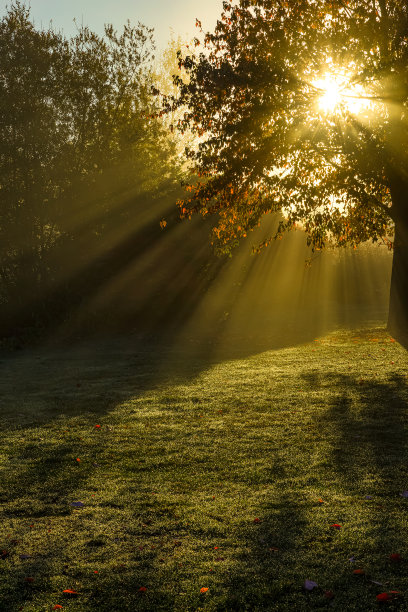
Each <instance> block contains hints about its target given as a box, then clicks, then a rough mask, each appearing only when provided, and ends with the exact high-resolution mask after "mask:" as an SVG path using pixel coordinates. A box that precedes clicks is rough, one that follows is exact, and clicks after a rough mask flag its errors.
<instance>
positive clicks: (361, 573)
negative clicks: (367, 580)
mask: <svg viewBox="0 0 408 612" xmlns="http://www.w3.org/2000/svg"><path fill="white" fill-rule="evenodd" d="M353 574H355V575H356V576H364V575H365V571H364V570H362V569H356V570H354V571H353Z"/></svg>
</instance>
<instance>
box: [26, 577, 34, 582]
mask: <svg viewBox="0 0 408 612" xmlns="http://www.w3.org/2000/svg"><path fill="white" fill-rule="evenodd" d="M24 580H25V582H34V578H33V577H32V576H27V577H26V578H24Z"/></svg>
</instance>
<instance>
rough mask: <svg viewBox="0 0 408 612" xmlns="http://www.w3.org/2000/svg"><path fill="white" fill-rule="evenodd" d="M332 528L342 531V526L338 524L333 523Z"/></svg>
mask: <svg viewBox="0 0 408 612" xmlns="http://www.w3.org/2000/svg"><path fill="white" fill-rule="evenodd" d="M330 527H331V528H332V529H341V525H339V524H338V523H333V524H332V525H330Z"/></svg>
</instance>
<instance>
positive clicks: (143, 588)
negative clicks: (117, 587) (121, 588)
mask: <svg viewBox="0 0 408 612" xmlns="http://www.w3.org/2000/svg"><path fill="white" fill-rule="evenodd" d="M146 591H147V588H146V587H140V589H139V593H146Z"/></svg>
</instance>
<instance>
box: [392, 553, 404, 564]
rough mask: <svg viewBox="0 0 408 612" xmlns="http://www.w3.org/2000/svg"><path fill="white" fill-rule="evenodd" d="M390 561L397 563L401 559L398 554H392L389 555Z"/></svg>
mask: <svg viewBox="0 0 408 612" xmlns="http://www.w3.org/2000/svg"><path fill="white" fill-rule="evenodd" d="M390 561H394V562H397V563H399V562H400V561H402V557H401V555H400V554H399V553H392V555H390Z"/></svg>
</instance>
